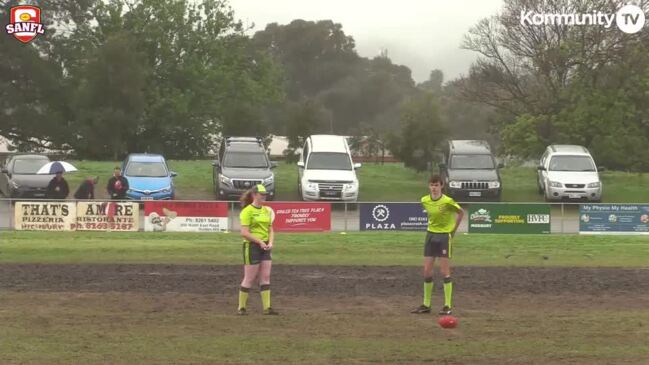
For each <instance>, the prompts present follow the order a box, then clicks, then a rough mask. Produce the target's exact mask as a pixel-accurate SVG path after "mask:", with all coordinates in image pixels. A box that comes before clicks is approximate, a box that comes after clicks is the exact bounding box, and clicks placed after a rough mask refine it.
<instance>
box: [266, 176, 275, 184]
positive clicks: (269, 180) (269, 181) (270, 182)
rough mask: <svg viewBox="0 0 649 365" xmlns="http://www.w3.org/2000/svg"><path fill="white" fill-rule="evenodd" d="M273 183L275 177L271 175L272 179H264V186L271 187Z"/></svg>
mask: <svg viewBox="0 0 649 365" xmlns="http://www.w3.org/2000/svg"><path fill="white" fill-rule="evenodd" d="M273 181H275V176H273V175H270V177H267V178H265V179H264V185H270V184H272V183H273Z"/></svg>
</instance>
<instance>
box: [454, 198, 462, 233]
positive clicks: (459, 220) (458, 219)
mask: <svg viewBox="0 0 649 365" xmlns="http://www.w3.org/2000/svg"><path fill="white" fill-rule="evenodd" d="M455 209H457V215H456V216H455V227H454V228H453V233H451V235H452V236H455V232H456V231H457V229H458V228H459V227H460V223H462V219H463V218H464V209H462V207H461V206H460V205H459V204H457V203H455Z"/></svg>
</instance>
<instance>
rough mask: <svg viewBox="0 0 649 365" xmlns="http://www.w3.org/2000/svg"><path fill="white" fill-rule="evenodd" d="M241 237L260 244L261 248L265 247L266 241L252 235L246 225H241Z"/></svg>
mask: <svg viewBox="0 0 649 365" xmlns="http://www.w3.org/2000/svg"><path fill="white" fill-rule="evenodd" d="M241 237H243V238H244V239H246V241H248V242H252V243H254V244H257V245H259V246H261V248H264V249H265V247H266V243H265V242H264V241H262V240H260V239H259V238H257V237H255V236H253V235H252V233H250V229H249V228H248V226H241Z"/></svg>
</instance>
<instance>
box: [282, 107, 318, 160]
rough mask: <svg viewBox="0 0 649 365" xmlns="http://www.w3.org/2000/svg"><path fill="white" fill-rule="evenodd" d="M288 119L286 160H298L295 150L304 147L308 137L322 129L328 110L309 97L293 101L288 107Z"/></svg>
mask: <svg viewBox="0 0 649 365" xmlns="http://www.w3.org/2000/svg"><path fill="white" fill-rule="evenodd" d="M287 114H288V118H287V120H286V137H287V138H288V149H287V150H286V151H284V154H285V155H286V162H295V161H297V154H296V153H295V151H296V150H297V149H299V148H302V146H303V145H304V141H305V140H306V138H307V137H308V136H310V135H312V134H316V133H318V132H319V131H321V130H322V126H323V125H324V115H325V114H327V113H326V111H325V110H324V109H323V108H322V106H321V105H319V104H318V103H317V102H316V101H314V100H311V99H307V100H304V101H302V102H300V103H293V104H291V105H290V107H289V109H288V113H287Z"/></svg>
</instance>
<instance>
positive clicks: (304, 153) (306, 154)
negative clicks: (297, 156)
mask: <svg viewBox="0 0 649 365" xmlns="http://www.w3.org/2000/svg"><path fill="white" fill-rule="evenodd" d="M308 157H309V142H308V141H307V142H305V143H304V150H302V160H303V161H304V162H305V163H306V159H307V158H308Z"/></svg>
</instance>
